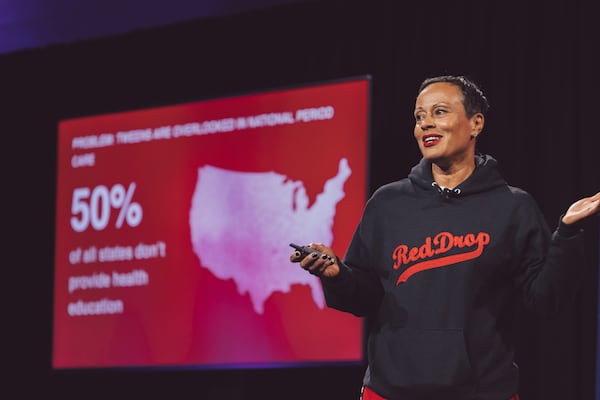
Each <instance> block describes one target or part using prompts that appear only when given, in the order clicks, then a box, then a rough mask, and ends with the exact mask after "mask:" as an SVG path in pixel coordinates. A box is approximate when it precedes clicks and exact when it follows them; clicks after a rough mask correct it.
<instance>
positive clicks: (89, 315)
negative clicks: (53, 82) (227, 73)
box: [52, 76, 370, 369]
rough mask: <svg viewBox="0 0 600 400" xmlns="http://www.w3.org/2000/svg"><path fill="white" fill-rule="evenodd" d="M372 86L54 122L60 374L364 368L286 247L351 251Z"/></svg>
mask: <svg viewBox="0 0 600 400" xmlns="http://www.w3.org/2000/svg"><path fill="white" fill-rule="evenodd" d="M369 98H370V78H369V77H368V76H367V77H354V78H349V79H344V80H338V81H329V82H320V83H315V84H311V85H304V86H302V87H298V86H296V87H288V88H283V89H269V90H265V91H262V92H257V93H250V94H242V95H237V96H230V97H227V98H216V99H210V100H201V101H197V102H190V103H185V104H174V105H165V106H160V107H152V108H145V109H135V110H129V111H121V112H115V113H110V114H104V115H91V116H84V117H77V118H70V119H65V120H61V121H59V122H58V154H57V174H58V175H57V191H56V231H55V236H56V239H55V240H56V243H55V244H56V247H55V265H54V268H55V271H54V272H55V274H54V317H53V355H52V365H53V368H54V369H79V368H134V367H142V368H148V367H167V368H168V367H182V366H183V367H190V368H215V369H223V368H273V367H286V366H303V365H322V364H331V363H341V364H344V363H360V362H362V360H363V321H362V320H361V319H360V318H357V317H355V316H353V315H351V314H347V313H343V312H340V311H336V310H333V309H329V308H327V306H326V304H325V299H324V295H323V290H322V288H321V285H320V282H319V278H317V277H315V276H313V275H310V274H309V273H307V272H306V271H304V270H302V269H301V268H300V267H299V266H298V264H294V263H291V262H290V261H289V256H290V254H291V253H292V252H293V251H294V249H293V248H292V247H290V246H289V244H290V243H297V244H303V245H306V244H309V243H311V242H321V243H324V244H326V245H328V246H331V247H332V248H333V249H334V250H335V251H336V252H337V253H338V254H339V255H340V256H342V255H343V254H344V252H345V250H346V247H347V245H348V244H349V242H350V239H351V236H352V233H353V231H354V228H355V226H356V224H357V223H358V221H359V218H360V215H361V213H362V210H363V207H364V204H365V202H366V196H367V169H368V168H367V155H368V136H369V135H368V133H369Z"/></svg>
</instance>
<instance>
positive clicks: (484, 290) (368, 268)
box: [322, 155, 583, 400]
mask: <svg viewBox="0 0 600 400" xmlns="http://www.w3.org/2000/svg"><path fill="white" fill-rule="evenodd" d="M582 259H583V240H582V231H581V230H580V229H578V228H576V227H573V226H568V225H564V224H562V223H561V222H559V225H558V228H557V229H556V231H555V232H554V233H553V234H551V232H550V230H549V229H548V226H547V224H546V221H545V219H544V216H543V215H542V213H541V212H540V209H539V207H538V206H537V204H536V203H535V201H534V200H533V199H532V197H531V196H530V195H529V194H528V193H526V192H524V191H523V190H521V189H518V188H515V187H511V186H509V185H507V183H506V182H505V180H504V179H503V178H502V177H501V175H500V173H499V172H498V169H497V162H496V160H495V159H494V158H492V157H491V156H488V155H478V156H476V169H475V171H474V172H473V174H472V175H471V176H470V177H469V178H468V179H467V180H465V181H464V182H463V183H461V184H460V185H459V186H457V187H456V188H453V189H444V188H441V187H439V186H438V185H437V184H436V183H435V182H434V181H433V177H432V173H431V163H430V162H429V161H427V160H426V159H422V160H421V162H420V163H419V164H418V165H416V166H415V167H414V168H413V169H412V170H411V173H410V174H409V176H408V178H405V179H402V180H399V181H397V182H393V183H390V184H387V185H385V186H382V187H381V188H379V189H378V190H377V191H376V192H375V193H374V194H373V196H372V197H371V198H370V199H369V201H368V202H367V204H366V207H365V209H364V213H363V216H362V218H361V221H360V223H359V225H358V227H357V228H356V231H355V233H354V236H353V238H352V241H351V243H350V245H349V247H348V250H347V252H346V255H345V257H344V260H343V261H342V262H341V271H340V274H339V275H338V276H337V277H335V278H329V279H328V278H322V283H323V289H324V292H325V298H326V300H327V304H328V306H330V307H332V308H336V309H339V310H342V311H346V312H350V313H352V314H354V315H357V316H360V317H363V316H366V317H369V318H368V321H369V324H368V326H369V329H368V333H369V337H368V345H367V349H368V350H367V351H368V354H367V356H368V360H369V366H368V369H367V371H366V374H365V377H364V384H365V385H366V386H369V387H370V388H371V389H372V390H374V391H375V392H376V393H378V394H380V395H381V396H384V397H386V398H389V399H394V400H395V399H398V400H425V399H427V400H428V399H436V400H439V399H444V400H506V399H508V398H509V397H511V396H512V395H514V394H516V393H517V390H518V367H517V366H516V365H515V363H514V361H513V356H514V349H513V340H512V337H511V334H512V329H513V326H512V323H513V319H514V311H515V306H516V302H518V301H520V302H523V303H524V304H525V305H526V306H527V307H528V308H529V309H531V310H532V311H534V312H536V313H539V314H541V315H551V314H554V313H556V312H558V311H559V309H560V307H561V306H562V305H564V303H565V302H566V301H568V300H569V299H570V298H572V297H573V295H574V292H575V290H576V289H577V287H578V284H579V281H580V277H581V275H582V268H581V266H582V265H581V264H582V262H583V261H582Z"/></svg>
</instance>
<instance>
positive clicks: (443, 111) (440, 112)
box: [435, 108, 446, 115]
mask: <svg viewBox="0 0 600 400" xmlns="http://www.w3.org/2000/svg"><path fill="white" fill-rule="evenodd" d="M445 113H446V110H444V109H443V108H438V109H437V110H435V114H436V115H441V114H445Z"/></svg>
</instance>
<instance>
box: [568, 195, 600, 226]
mask: <svg viewBox="0 0 600 400" xmlns="http://www.w3.org/2000/svg"><path fill="white" fill-rule="evenodd" d="M599 212H600V192H598V193H596V194H595V195H593V196H591V197H584V198H583V199H580V200H577V201H576V202H575V203H573V204H571V206H570V207H569V208H568V210H567V212H566V213H565V215H564V216H563V218H562V222H564V223H565V224H573V223H575V222H578V221H581V220H582V219H584V218H587V217H589V216H590V215H594V214H598V213H599Z"/></svg>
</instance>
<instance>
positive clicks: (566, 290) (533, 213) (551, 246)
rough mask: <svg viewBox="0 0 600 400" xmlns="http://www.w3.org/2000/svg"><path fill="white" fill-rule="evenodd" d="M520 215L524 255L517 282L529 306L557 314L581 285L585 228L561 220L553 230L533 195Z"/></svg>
mask: <svg viewBox="0 0 600 400" xmlns="http://www.w3.org/2000/svg"><path fill="white" fill-rule="evenodd" d="M518 214H519V215H518V219H517V220H518V221H519V223H518V228H517V234H516V235H515V240H516V245H515V247H516V248H518V249H519V253H520V254H521V257H519V260H520V262H519V264H518V265H517V275H516V284H517V286H518V288H519V289H520V290H521V293H522V294H523V299H524V303H525V305H526V306H527V308H528V309H530V310H531V311H532V312H535V313H536V314H539V315H541V316H547V317H548V316H552V315H555V314H557V313H559V312H560V311H561V309H563V308H564V306H565V305H566V304H567V303H569V302H570V301H571V300H572V299H573V298H574V296H575V294H576V292H577V290H578V288H579V287H580V284H581V279H582V276H583V270H584V269H583V266H584V249H583V230H582V229H581V228H580V226H572V225H565V224H563V223H562V222H560V220H559V224H558V226H557V228H556V230H555V231H554V232H552V233H550V231H549V228H548V226H547V224H546V221H545V220H544V218H543V216H542V213H541V211H540V210H539V208H538V206H537V205H536V204H535V203H534V201H533V199H532V198H531V197H529V196H527V199H526V201H525V204H524V206H523V207H520V209H519V212H518Z"/></svg>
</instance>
